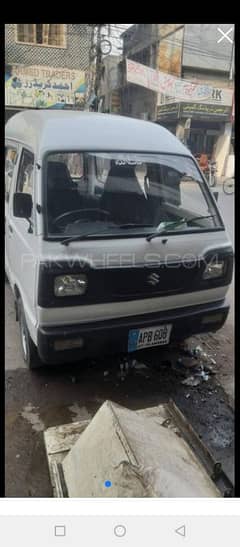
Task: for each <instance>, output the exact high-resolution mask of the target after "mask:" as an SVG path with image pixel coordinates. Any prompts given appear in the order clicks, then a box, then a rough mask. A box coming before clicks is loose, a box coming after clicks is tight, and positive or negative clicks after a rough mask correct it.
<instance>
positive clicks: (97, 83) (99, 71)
mask: <svg viewBox="0 0 240 547" xmlns="http://www.w3.org/2000/svg"><path fill="white" fill-rule="evenodd" d="M102 26H103V25H102V24H100V25H97V44H96V53H97V54H96V77H95V86H94V92H95V96H96V99H95V111H96V112H97V111H98V102H99V99H98V92H99V86H100V81H101V75H102V50H101V27H102Z"/></svg>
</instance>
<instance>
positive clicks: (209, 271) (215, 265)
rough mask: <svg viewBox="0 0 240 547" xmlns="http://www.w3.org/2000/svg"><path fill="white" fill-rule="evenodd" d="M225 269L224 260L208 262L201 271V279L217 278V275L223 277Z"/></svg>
mask: <svg viewBox="0 0 240 547" xmlns="http://www.w3.org/2000/svg"><path fill="white" fill-rule="evenodd" d="M225 270H226V262H225V261H224V260H219V261H218V262H209V264H207V266H206V268H205V270H204V272H203V279H217V278H218V277H223V275H224V274H225Z"/></svg>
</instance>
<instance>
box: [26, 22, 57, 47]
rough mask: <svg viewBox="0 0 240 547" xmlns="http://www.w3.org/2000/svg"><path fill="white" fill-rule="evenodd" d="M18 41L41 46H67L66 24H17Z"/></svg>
mask: <svg viewBox="0 0 240 547" xmlns="http://www.w3.org/2000/svg"><path fill="white" fill-rule="evenodd" d="M16 30H17V42H21V43H24V44H34V45H41V46H53V47H66V36H65V25H62V24H60V25H59V24H56V25H55V24H49V25H45V24H39V23H38V24H36V25H35V24H32V23H30V24H27V25H23V24H22V23H21V24H18V25H16Z"/></svg>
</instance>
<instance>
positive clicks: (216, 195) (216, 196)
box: [213, 192, 219, 201]
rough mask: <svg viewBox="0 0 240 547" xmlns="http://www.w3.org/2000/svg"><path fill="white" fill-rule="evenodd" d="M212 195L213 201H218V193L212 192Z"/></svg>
mask: <svg viewBox="0 0 240 547" xmlns="http://www.w3.org/2000/svg"><path fill="white" fill-rule="evenodd" d="M213 195H214V197H215V200H216V201H218V196H219V192H213Z"/></svg>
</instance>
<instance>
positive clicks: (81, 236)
mask: <svg viewBox="0 0 240 547" xmlns="http://www.w3.org/2000/svg"><path fill="white" fill-rule="evenodd" d="M152 226H153V225H152V224H135V223H129V224H117V225H115V226H109V228H108V229H109V230H110V229H116V228H120V229H123V230H126V229H128V228H150V227H152ZM101 234H102V235H106V234H107V235H109V231H106V230H104V231H103V232H101V231H98V232H88V233H87V234H78V235H75V236H69V237H66V238H65V239H62V240H61V244H62V245H68V244H69V243H71V241H82V240H83V241H84V240H85V239H88V237H90V236H98V235H101Z"/></svg>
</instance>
